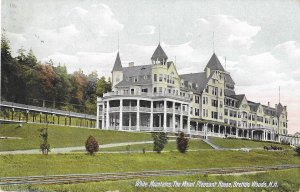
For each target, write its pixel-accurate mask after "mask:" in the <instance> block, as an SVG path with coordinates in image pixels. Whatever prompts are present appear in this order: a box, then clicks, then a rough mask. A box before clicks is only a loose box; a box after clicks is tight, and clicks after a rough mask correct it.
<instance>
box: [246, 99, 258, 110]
mask: <svg viewBox="0 0 300 192" xmlns="http://www.w3.org/2000/svg"><path fill="white" fill-rule="evenodd" d="M248 105H249V106H250V110H251V111H254V112H256V111H257V110H258V107H259V105H260V104H259V103H255V102H252V101H248Z"/></svg>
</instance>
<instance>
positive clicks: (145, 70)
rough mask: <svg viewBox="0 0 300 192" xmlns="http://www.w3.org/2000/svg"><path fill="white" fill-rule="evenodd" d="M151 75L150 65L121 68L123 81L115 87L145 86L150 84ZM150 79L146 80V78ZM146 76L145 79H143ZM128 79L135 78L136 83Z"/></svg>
mask: <svg viewBox="0 0 300 192" xmlns="http://www.w3.org/2000/svg"><path fill="white" fill-rule="evenodd" d="M151 74H152V65H137V66H132V67H124V68H123V80H122V81H120V82H119V83H118V84H117V85H115V86H116V87H126V86H132V85H145V84H151V83H152V79H151ZM149 75H150V77H149V78H148V76H149ZM145 76H147V78H146V79H145V78H144V77H145ZM129 77H137V78H138V81H137V82H134V81H133V80H130V79H129Z"/></svg>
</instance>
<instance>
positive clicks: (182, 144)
mask: <svg viewBox="0 0 300 192" xmlns="http://www.w3.org/2000/svg"><path fill="white" fill-rule="evenodd" d="M176 141H177V149H178V151H179V152H180V153H185V152H186V151H187V149H188V147H189V139H188V138H186V137H185V136H184V133H183V132H181V133H180V134H179V136H178V137H177V139H176Z"/></svg>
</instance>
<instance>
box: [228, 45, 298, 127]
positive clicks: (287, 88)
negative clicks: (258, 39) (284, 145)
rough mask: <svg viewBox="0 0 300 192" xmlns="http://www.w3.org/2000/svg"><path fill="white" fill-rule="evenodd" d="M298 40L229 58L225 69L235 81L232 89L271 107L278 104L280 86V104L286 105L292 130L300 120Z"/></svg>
mask: <svg viewBox="0 0 300 192" xmlns="http://www.w3.org/2000/svg"><path fill="white" fill-rule="evenodd" d="M299 50H300V43H298V42H296V41H287V42H283V43H281V44H278V45H276V46H275V47H274V48H272V49H271V50H270V51H268V52H263V53H258V54H255V55H245V54H243V55H241V56H239V57H238V59H237V61H229V63H230V64H229V68H228V70H229V72H230V73H231V75H232V77H233V79H234V81H235V82H236V92H237V93H240V94H241V93H243V94H246V97H247V99H249V100H252V101H255V102H261V103H263V104H267V102H268V101H270V102H271V103H273V104H272V106H273V107H274V105H275V103H278V100H279V96H278V87H279V86H280V87H281V103H282V104H283V105H287V106H288V113H289V116H288V119H289V125H290V127H291V128H292V129H290V130H289V131H290V132H295V127H296V125H297V123H298V122H299V121H300V117H299V111H300V99H299V98H300V90H299V87H300V78H299V75H300V67H299V60H300V54H299Z"/></svg>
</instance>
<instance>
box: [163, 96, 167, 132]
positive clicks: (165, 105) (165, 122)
mask: <svg viewBox="0 0 300 192" xmlns="http://www.w3.org/2000/svg"><path fill="white" fill-rule="evenodd" d="M166 131H167V100H166V99H165V100H164V132H166Z"/></svg>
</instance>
